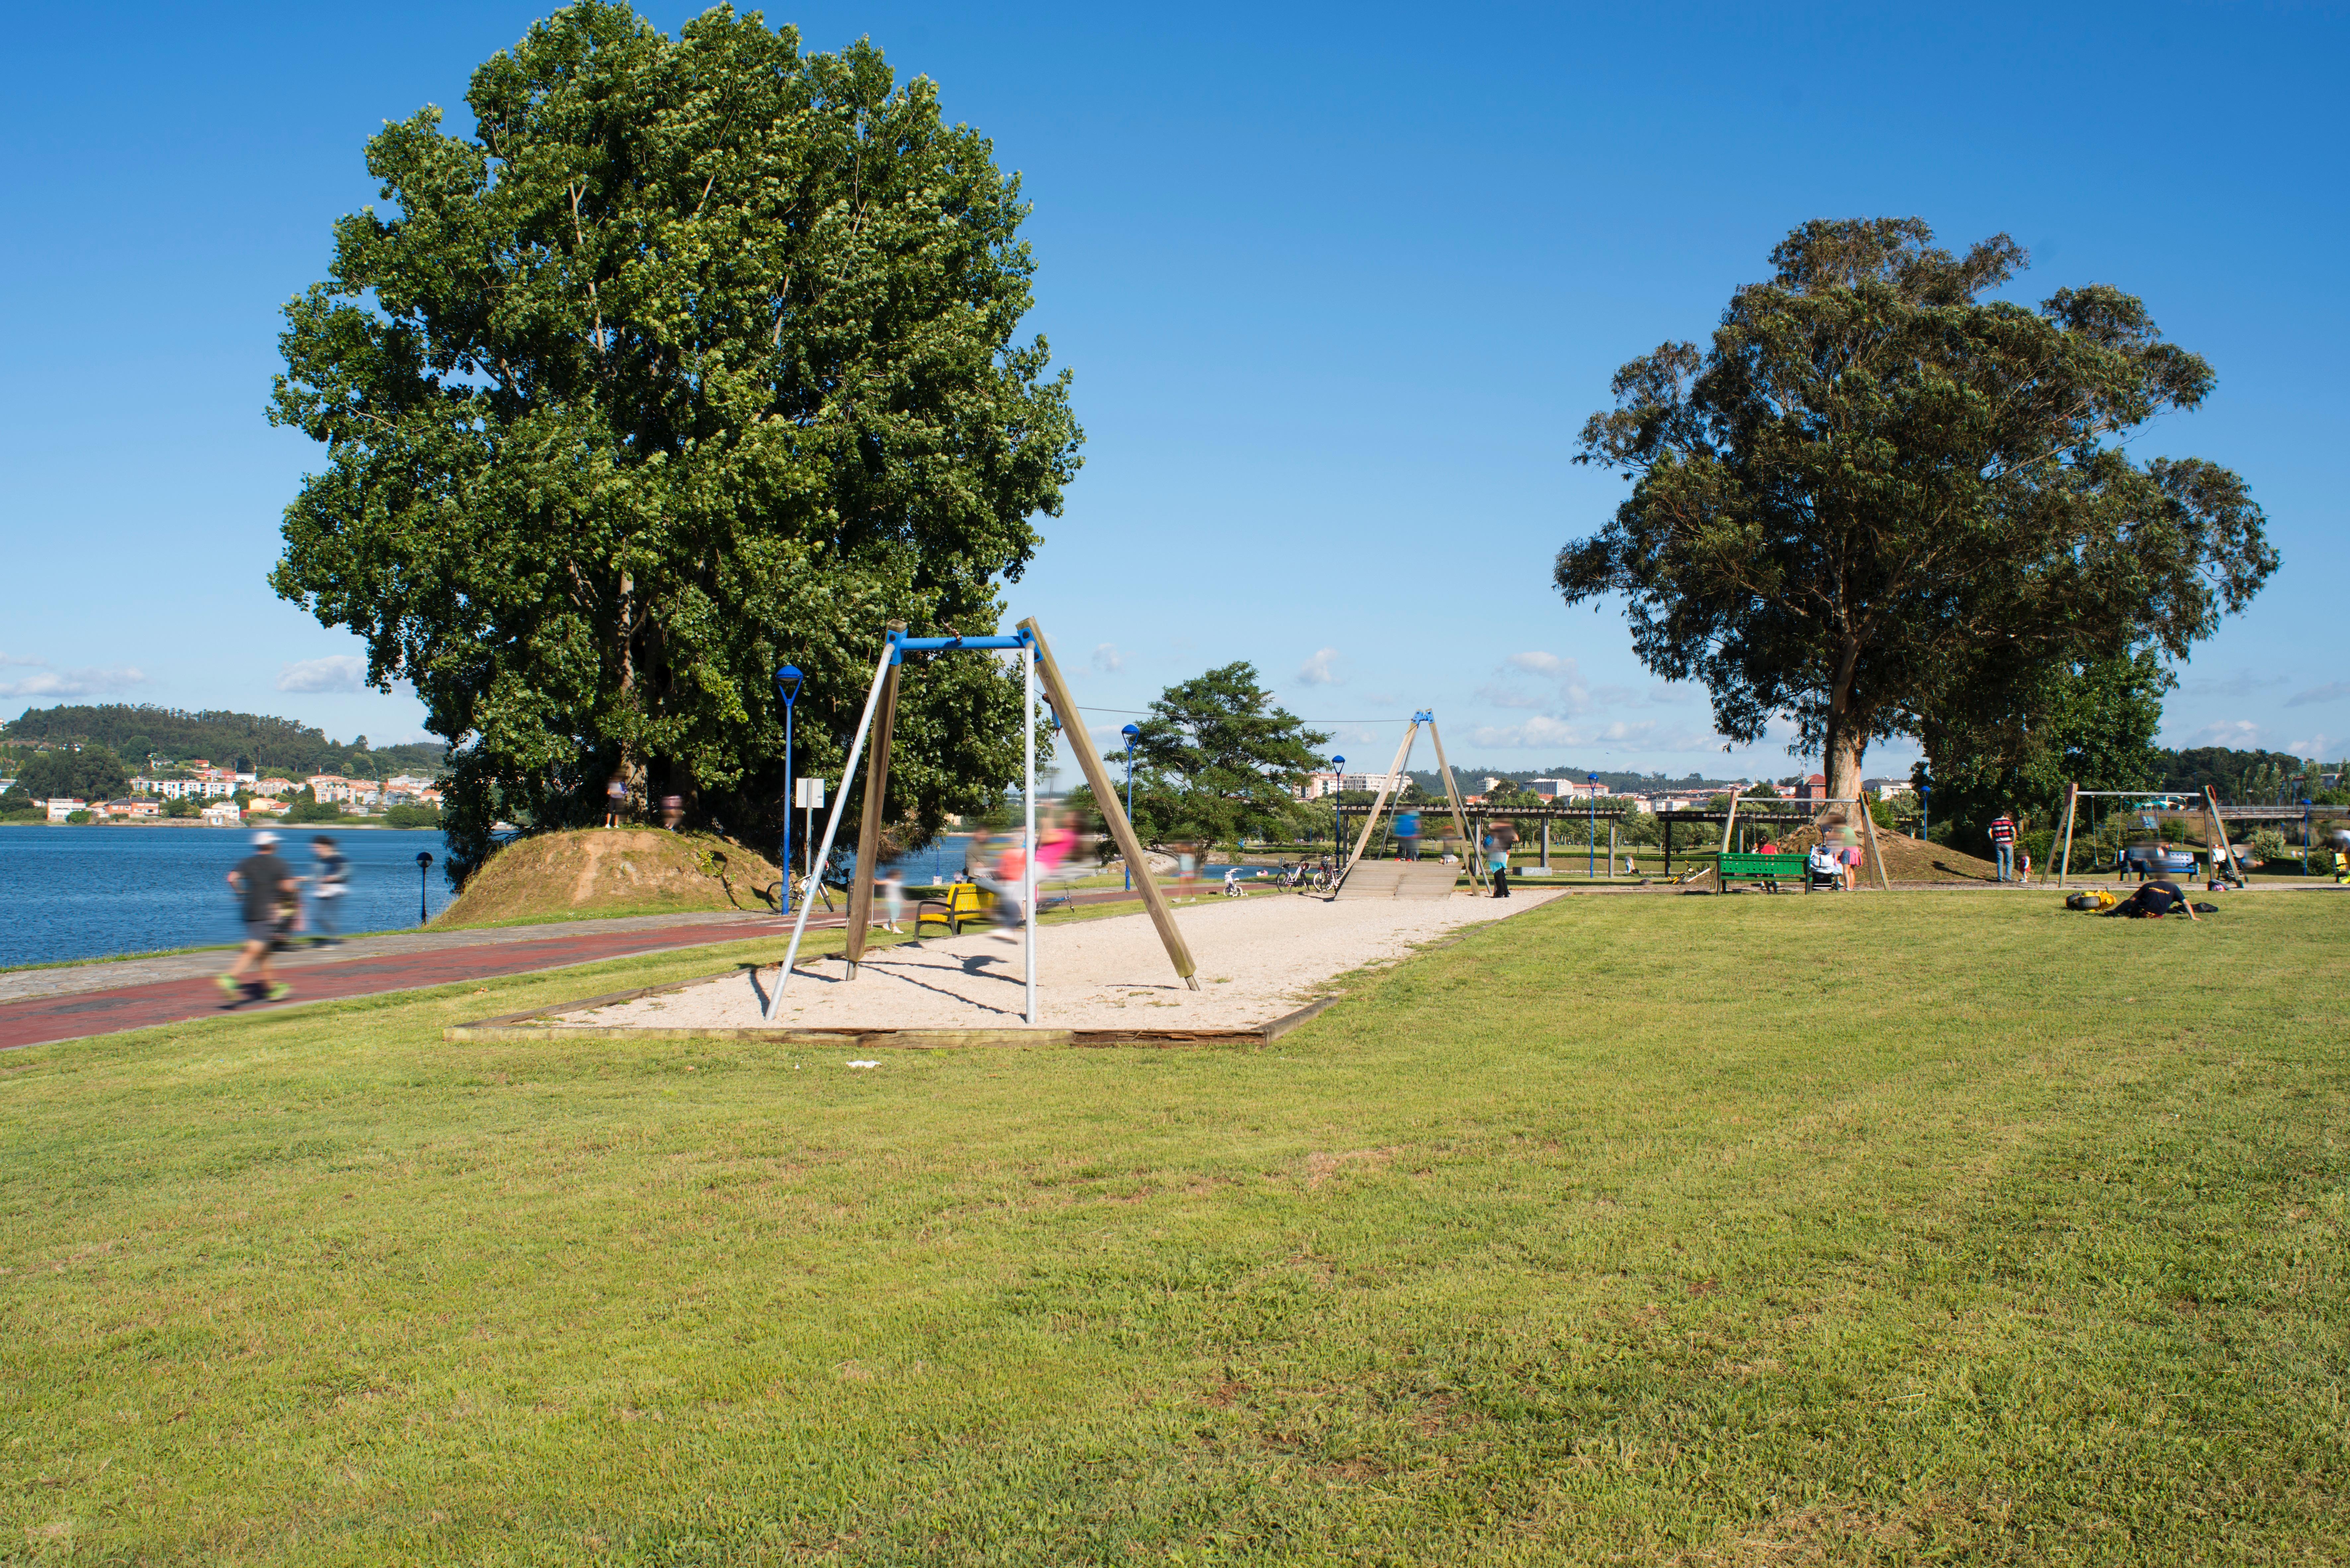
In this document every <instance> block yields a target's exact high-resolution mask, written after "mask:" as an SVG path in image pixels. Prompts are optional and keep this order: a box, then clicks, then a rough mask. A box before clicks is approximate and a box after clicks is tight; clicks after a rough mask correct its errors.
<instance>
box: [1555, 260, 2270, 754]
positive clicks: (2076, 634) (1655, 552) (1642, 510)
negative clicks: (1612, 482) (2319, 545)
mask: <svg viewBox="0 0 2350 1568" xmlns="http://www.w3.org/2000/svg"><path fill="white" fill-rule="evenodd" d="M1932 240H1933V234H1932V232H1931V231H1930V230H1929V228H1928V227H1927V226H1926V225H1925V224H1924V223H1921V222H1919V221H1918V220H1917V219H1914V218H1906V219H1872V220H1857V221H1851V222H1814V223H1806V224H1804V226H1803V227H1802V228H1799V229H1797V230H1795V231H1794V233H1792V234H1789V235H1788V236H1787V238H1786V239H1785V241H1784V242H1783V243H1782V244H1780V245H1779V246H1778V247H1777V248H1776V249H1775V250H1774V251H1773V253H1772V256H1771V259H1772V262H1773V265H1774V266H1775V268H1776V271H1775V273H1774V275H1773V277H1772V278H1771V279H1770V280H1769V281H1767V282H1764V283H1758V284H1753V285H1750V286H1746V287H1743V288H1741V289H1739V290H1738V291H1737V293H1736V294H1735V295H1733V296H1731V301H1730V305H1729V306H1728V308H1727V309H1725V310H1724V311H1723V313H1722V317H1721V325H1720V326H1719V327H1716V328H1715V330H1714V333H1713V338H1712V342H1711V347H1710V348H1706V349H1704V350H1700V348H1698V347H1697V345H1695V344H1694V343H1688V342H1676V343H1668V344H1665V345H1664V346H1663V347H1661V348H1658V349H1657V350H1656V351H1655V352H1653V353H1651V354H1648V355H1645V356H1643V357H1642V358H1638V359H1635V360H1633V361H1632V362H1631V363H1629V364H1627V365H1626V366H1625V367H1624V368H1623V369H1620V370H1618V371H1617V375H1616V379H1615V388H1614V389H1615V395H1616V403H1617V406H1616V407H1615V409H1614V410H1611V411H1607V412H1603V413H1599V414H1596V415H1594V416H1593V417H1592V419H1591V421H1590V422H1589V423H1588V424H1586V426H1585V427H1584V431H1583V437H1582V450H1581V452H1580V453H1579V455H1578V457H1577V461H1578V462H1592V463H1598V464H1601V465H1603V466H1607V467H1610V468H1615V469H1618V470H1621V471H1623V472H1625V473H1626V474H1627V476H1628V477H1629V478H1630V480H1631V482H1632V489H1631V493H1630V494H1629V495H1628V496H1627V497H1626V499H1625V500H1624V502H1623V504H1621V505H1619V506H1618V507H1617V509H1616V513H1615V515H1614V517H1613V518H1612V520H1611V521H1610V522H1609V524H1607V527H1606V528H1604V529H1602V530H1601V531H1600V532H1599V533H1597V534H1596V535H1593V536H1591V537H1589V538H1586V539H1582V540H1579V541H1576V542H1575V543H1573V544H1570V545H1567V546H1566V547H1565V549H1564V550H1562V551H1561V552H1560V553H1559V556H1558V561H1557V566H1556V571H1555V582H1556V584H1557V587H1558V588H1559V589H1560V591H1561V592H1562V593H1563V594H1564V595H1565V597H1566V600H1567V602H1568V603H1570V604H1573V603H1576V602H1579V601H1581V600H1584V599H1587V598H1592V597H1597V596H1602V595H1612V594H1620V595H1622V596H1624V597H1626V598H1627V600H1628V601H1629V606H1628V611H1629V615H1630V618H1631V623H1632V630H1633V640H1634V647H1635V649H1637V651H1638V654H1639V656H1640V658H1641V659H1642V660H1643V661H1644V662H1645V663H1647V664H1648V667H1649V668H1650V669H1651V670H1655V671H1657V672H1658V673H1659V674H1661V675H1664V676H1666V677H1668V678H1669V679H1673V680H1691V679H1694V680H1702V681H1703V682H1704V683H1705V685H1706V687H1707V689H1708V691H1710V692H1711V695H1712V699H1713V709H1714V722H1715V724H1716V725H1717V726H1718V727H1719V728H1720V730H1721V732H1722V733H1724V734H1725V735H1729V736H1731V737H1732V738H1734V739H1738V740H1742V741H1752V740H1756V739H1759V738H1760V737H1761V735H1762V734H1763V731H1764V729H1765V728H1766V726H1767V725H1768V724H1769V723H1770V722H1771V721H1772V720H1773V718H1774V717H1777V716H1781V715H1786V716H1789V717H1792V718H1793V719H1794V722H1795V725H1796V729H1797V738H1796V744H1795V746H1794V748H1791V749H1793V750H1796V751H1798V752H1800V753H1806V754H1824V756H1825V772H1826V774H1827V779H1828V789H1829V793H1830V794H1837V795H1850V794H1855V793H1856V790H1857V786H1858V784H1859V780H1860V772H1861V759H1862V756H1863V754H1864V753H1865V752H1866V748H1867V746H1868V744H1869V742H1871V741H1873V740H1877V739H1879V738H1882V737H1885V736H1889V735H1894V734H1908V735H1918V734H1921V733H1922V732H1924V731H1925V730H1926V729H1927V728H1929V726H1931V725H1933V724H1934V723H1935V722H1937V720H1938V719H1939V717H1941V716H1943V715H1945V714H1949V713H1962V714H1967V715H1970V721H1969V722H1970V728H1972V729H1975V730H1977V731H1981V730H1985V729H1987V728H1988V727H1989V726H1988V725H1987V724H1985V723H1983V722H1981V719H1982V716H1983V715H1985V714H1989V713H1991V712H1993V711H1997V710H1998V709H1999V708H2000V706H2001V705H2002V703H2003V702H2004V701H2006V694H2007V693H2010V692H2012V691H2016V690H2019V689H2022V690H2031V689H2036V688H2038V687H2039V686H2041V685H2042V684H2043V677H2044V675H2045V674H2046V672H2048V671H2051V670H2063V669H2074V670H2078V669H2082V668H2085V667H2088V666H2091V665H2094V664H2095V663H2096V662H2098V661H2100V660H2104V659H2114V658H2117V657H2124V656H2126V655H2128V654H2130V653H2133V652H2135V651H2136V650H2137V649H2142V648H2156V649H2160V650H2161V651H2163V652H2166V653H2168V654H2170V655H2172V656H2183V655H2184V654H2185V653H2186V651H2187V649H2188V647H2189V644H2191V643H2193V642H2194V641H2196V640H2197V639H2201V638H2204V637H2208V636H2209V635H2210V633H2211V631H2212V630H2213V628H2215V627H2216V625H2217V623H2218V621H2219V618H2220V615H2221V614H2222V612H2223V611H2232V610H2236V609H2240V608H2241V607H2243V605H2244V603H2245V602H2246V601H2247V600H2248V599H2250V598H2251V596H2252V594H2253V593H2254V592H2256V591H2257V590H2258V589H2259V587H2260V586H2261V584H2262V582H2263V581H2264V580H2265V579H2266V578H2267V576H2269V574H2270V573H2271V572H2272V571H2273V570H2274V569H2275V566H2276V556H2275V553H2274V552H2273V551H2272V550H2271V549H2270V547H2269V545H2268V544H2267V541H2266V539H2265V538H2264V536H2263V534H2262V516H2261V513H2260V509H2259V508H2258V507H2257V506H2256V505H2254V504H2253V503H2252V501H2251V496H2250V493H2249V492H2248V490H2247V488H2246V486H2245V484H2244V483H2243V481H2242V480H2241V479H2240V478H2238V477H2237V475H2235V474H2234V473H2231V472H2229V471H2228V470H2226V469H2224V468H2221V467H2220V466H2218V465H2217V464H2214V463H2210V462H2203V461H2201V460H2199V459H2195V458H2155V459H2153V460H2151V461H2150V462H2144V463H2140V462H2137V461H2135V460H2134V459H2133V458H2132V457H2131V456H2130V455H2129V454H2128V452H2126V451H2125V450H2124V446H2123V442H2124V441H2125V440H2126V438H2127V437H2128V436H2129V435H2130V433H2131V432H2132V431H2136V430H2137V429H2138V428H2139V427H2141V426H2142V425H2144V424H2145V423H2146V421H2148V420H2150V419H2152V418H2154V417H2155V416H2156V415H2158V414H2160V413H2163V412H2165V411H2168V410H2182V409H2191V408H2194V407H2195V406H2196V405H2197V404H2199V403H2200V402H2201V401H2202V400H2203V399H2204V397H2205V396H2206V395H2207V394H2208V393H2209V392H2210V389H2211V385H2212V373H2211V369H2210V366H2209V365H2207V364H2206V363H2205V362H2204V361H2203V360H2202V359H2200V358H2198V357H2196V356H2195V355H2193V354H2190V353H2188V352H2187V351H2186V350H2184V349H2182V348H2177V347H2176V346H2174V345H2171V344H2168V343H2166V342H2164V341H2163V340H2162V338H2161V337H2160V335H2159V334H2158V332H2157V331H2156V329H2155V326H2154V323H2153V321H2152V319H2151V318H2150V317H2148V315H2147V310H2146V308H2145V306H2143V305H2142V304H2140V303H2139V301H2137V299H2135V298H2133V297H2131V296H2128V295H2126V294H2123V293H2121V292H2120V291H2119V290H2116V289H2114V288H2110V287H2107V286H2102V285H2096V286H2088V287H2084V288H2077V289H2059V290H2058V291H2057V292H2056V293H2054V295H2052V296H2050V297H2049V298H2048V299H2047V300H2046V301H2045V302H2044V303H2043V304H2042V305H2041V306H2039V307H2038V308H2037V309H2033V308H2030V307H2028V306H2022V305H2019V304H2016V303H2013V302H2012V301H2009V300H2005V299H2002V298H1997V297H1993V291H1995V290H1997V289H1998V288H2000V287H2001V286H2002V285H2004V284H2006V283H2008V282H2009V281H2010V280H2011V279H2012V278H2013V277H2014V276H2015V275H2016V274H2017V273H2018V272H2019V271H2020V270H2021V269H2022V266H2023V265H2024V264H2025V256H2024V253H2023V252H2022V249H2021V248H2019V247H2018V246H2017V245H2015V244H2013V243H2012V241H2010V240H2009V239H2008V238H2007V237H2006V236H2005V235H2003V234H2002V235H1998V236H1995V237H1993V238H1991V239H1989V240H1986V241H1984V242H1982V243H1981V244H1977V245H1975V246H1973V247H1972V248H1970V250H1968V251H1967V252H1966V253H1965V254H1953V253H1951V252H1950V251H1948V250H1944V249H1942V248H1939V247H1938V246H1936V245H1935V244H1933V243H1932ZM1944 760H1945V759H1937V761H1938V763H1939V762H1941V761H1944Z"/></svg>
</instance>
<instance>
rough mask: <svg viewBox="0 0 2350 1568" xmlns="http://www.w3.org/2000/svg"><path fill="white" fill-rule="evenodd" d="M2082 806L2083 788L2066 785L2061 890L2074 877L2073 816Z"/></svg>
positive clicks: (2059, 872) (2058, 880)
mask: <svg viewBox="0 0 2350 1568" xmlns="http://www.w3.org/2000/svg"><path fill="white" fill-rule="evenodd" d="M2080 804H2081V786H2080V785H2079V784H2066V785H2065V786H2064V859H2063V861H2061V862H2060V863H2059V864H2058V866H2057V867H2056V886H2058V887H2059V888H2062V887H2064V885H2065V881H2066V878H2068V877H2071V876H2072V875H2073V814H2074V811H2076V810H2077V809H2079V807H2080Z"/></svg>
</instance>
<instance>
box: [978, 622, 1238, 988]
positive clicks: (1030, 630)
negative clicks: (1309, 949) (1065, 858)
mask: <svg viewBox="0 0 2350 1568" xmlns="http://www.w3.org/2000/svg"><path fill="white" fill-rule="evenodd" d="M1020 629H1021V630H1023V631H1024V632H1026V633H1027V634H1028V635H1029V636H1030V637H1033V638H1035V639H1036V674H1037V676H1038V677H1039V678H1040V679H1041V680H1043V681H1044V682H1045V696H1046V697H1048V698H1050V699H1051V700H1052V703H1053V711H1054V712H1055V713H1056V714H1058V715H1059V716H1060V720H1061V728H1062V730H1063V731H1064V732H1066V734H1067V735H1068V736H1069V738H1070V740H1071V742H1073V746H1072V749H1073V750H1075V751H1076V753H1077V765H1078V766H1079V767H1080V768H1082V769H1083V770H1084V772H1085V775H1086V787H1087V789H1090V790H1092V791H1093V792H1094V805H1096V806H1097V807H1099V808H1100V811H1101V814H1102V820H1103V821H1104V822H1107V824H1109V836H1110V837H1111V838H1113V839H1115V840H1116V841H1117V842H1118V853H1119V854H1121V855H1123V856H1125V857H1126V863H1127V864H1128V866H1130V867H1133V868H1134V886H1135V888H1136V890H1137V891H1139V892H1140V893H1141V895H1142V904H1143V907H1144V908H1145V909H1149V911H1150V923H1151V924H1152V925H1154V926H1156V927H1158V928H1159V941H1160V942H1161V943H1162V944H1163V945H1164V946H1165V947H1166V949H1167V957H1168V960H1169V961H1170V962H1171V963H1173V964H1174V966H1175V972H1176V973H1177V974H1179V975H1180V976H1181V977H1182V979H1183V983H1184V984H1185V985H1188V986H1190V987H1191V989H1192V990H1193V991H1197V990H1199V989H1200V981H1199V978H1198V977H1199V972H1200V966H1199V965H1198V964H1196V963H1194V962H1192V961H1191V948H1190V947H1189V946H1187V945H1186V944H1185V943H1184V940H1183V933H1182V931H1181V930H1180V929H1178V928H1177V926H1176V924H1175V911H1174V910H1173V909H1170V908H1169V906H1168V903H1167V895H1166V894H1164V893H1162V892H1160V891H1159V883H1158V881H1157V880H1156V879H1155V878H1153V877H1152V876H1151V875H1150V867H1149V865H1147V864H1146V863H1145V862H1144V860H1143V858H1142V843H1141V841H1140V840H1139V839H1138V838H1136V837H1135V836H1134V824H1132V823H1130V822H1128V821H1127V819H1126V808H1125V807H1124V806H1123V805H1119V804H1118V791H1117V789H1116V788H1115V787H1113V786H1112V785H1111V784H1110V782H1109V774H1106V773H1104V772H1103V771H1102V764H1101V758H1100V757H1098V756H1097V755H1095V754H1094V748H1093V742H1092V741H1091V740H1089V739H1088V738H1087V735H1086V723H1085V717H1084V714H1083V713H1082V712H1081V711H1079V709H1078V707H1077V700H1076V698H1074V697H1072V696H1070V695H1069V687H1068V683H1067V682H1066V681H1065V680H1062V679H1061V667H1060V665H1059V664H1057V663H1055V661H1054V659H1053V649H1052V645H1051V644H1050V643H1047V642H1046V641H1045V632H1044V628H1041V627H1039V626H1038V625H1037V624H1036V618H1035V616H1030V617H1029V618H1027V619H1026V620H1024V621H1022V622H1021V623H1020Z"/></svg>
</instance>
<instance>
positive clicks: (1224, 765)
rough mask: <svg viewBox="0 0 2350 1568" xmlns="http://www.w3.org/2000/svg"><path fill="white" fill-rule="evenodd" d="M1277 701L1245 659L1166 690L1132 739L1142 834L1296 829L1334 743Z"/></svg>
mask: <svg viewBox="0 0 2350 1568" xmlns="http://www.w3.org/2000/svg"><path fill="white" fill-rule="evenodd" d="M1272 702H1273V693H1272V692H1270V691H1265V690H1264V689H1263V687H1261V686H1259V685H1258V684H1257V672H1256V666H1255V665H1253V664H1251V663H1248V662H1247V661H1245V660H1243V661H1240V662H1238V663H1233V664H1227V665H1225V666H1223V667H1222V668H1221V669H1218V670H1209V671H1208V672H1207V673H1206V674H1204V675H1199V676H1194V677H1193V678H1192V679H1191V680H1186V681H1184V682H1182V683H1181V684H1180V685H1176V686H1170V687H1169V688H1167V690H1166V691H1163V692H1161V693H1160V694H1159V697H1158V698H1157V699H1156V700H1154V701H1152V702H1151V704H1150V716H1149V718H1147V719H1145V720H1143V721H1142V722H1141V724H1140V725H1139V731H1140V733H1139V734H1138V735H1137V736H1136V737H1135V742H1134V761H1135V801H1134V811H1135V816H1136V818H1137V819H1138V820H1137V824H1136V826H1137V828H1138V830H1139V831H1145V833H1146V836H1150V837H1154V838H1159V839H1165V838H1169V837H1173V836H1178V835H1181V836H1196V837H1203V838H1216V839H1222V838H1231V837H1235V836H1241V835H1243V834H1244V835H1246V836H1250V837H1258V838H1264V837H1273V836H1276V835H1283V836H1285V835H1286V834H1287V833H1288V832H1289V831H1291V830H1292V829H1293V828H1294V827H1295V826H1297V818H1298V812H1297V801H1296V791H1297V787H1298V786H1299V785H1300V784H1303V783H1304V782H1305V775H1306V774H1309V773H1312V772H1313V771H1314V770H1315V768H1317V767H1319V766H1320V765H1321V761H1320V757H1319V755H1318V754H1317V753H1318V751H1319V748H1320V747H1322V746H1323V745H1324V744H1326V742H1328V741H1329V739H1330V737H1329V736H1328V735H1326V734H1324V733H1322V732H1318V731H1314V730H1308V729H1306V728H1305V726H1304V724H1303V722H1301V721H1300V720H1299V719H1298V718H1297V717H1296V715H1295V714H1293V713H1291V712H1289V711H1287V710H1285V709H1283V708H1278V707H1274V706H1273V705H1272ZM1125 758H1126V753H1125V751H1124V749H1123V748H1121V749H1120V750H1118V751H1116V752H1107V753H1103V760H1104V761H1106V762H1110V763H1123V762H1124V761H1125ZM1314 804H1315V805H1325V804H1326V803H1322V802H1315V803H1314ZM1331 809H1332V810H1333V811H1335V807H1333V808H1331ZM1146 821H1147V822H1148V824H1149V829H1145V827H1144V823H1145V822H1146ZM1151 830H1155V831H1151Z"/></svg>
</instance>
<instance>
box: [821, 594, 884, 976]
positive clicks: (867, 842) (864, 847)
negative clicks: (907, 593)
mask: <svg viewBox="0 0 2350 1568" xmlns="http://www.w3.org/2000/svg"><path fill="white" fill-rule="evenodd" d="M889 629H890V630H891V631H896V632H902V631H904V630H905V629H906V623H905V622H904V621H901V620H893V621H891V622H890V623H889ZM901 668H902V666H901V664H900V662H899V660H898V659H891V660H890V661H889V675H888V676H887V677H886V678H885V679H884V680H882V682H881V707H880V710H879V712H878V713H877V714H876V715H875V717H874V721H873V749H872V750H871V751H869V752H868V753H866V754H865V805H864V807H863V809H862V810H860V811H859V812H858V815H857V868H856V870H855V871H853V872H851V873H850V874H849V878H848V931H847V941H846V942H845V943H844V944H843V945H842V947H841V950H840V956H841V958H842V959H843V960H844V961H846V962H847V965H848V977H849V978H850V979H851V980H854V979H856V978H857V966H858V964H859V963H861V962H862V961H864V958H865V931H866V928H867V927H868V926H869V925H871V924H872V923H873V879H874V877H878V876H879V875H880V874H881V867H880V865H879V860H878V858H877V857H879V854H880V851H881V797H882V796H883V795H884V794H888V793H889V742H890V740H891V738H892V737H893V736H895V735H896V734H897V732H898V672H899V669H901ZM822 874H823V867H817V869H816V875H819V876H821V875H822Z"/></svg>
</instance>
